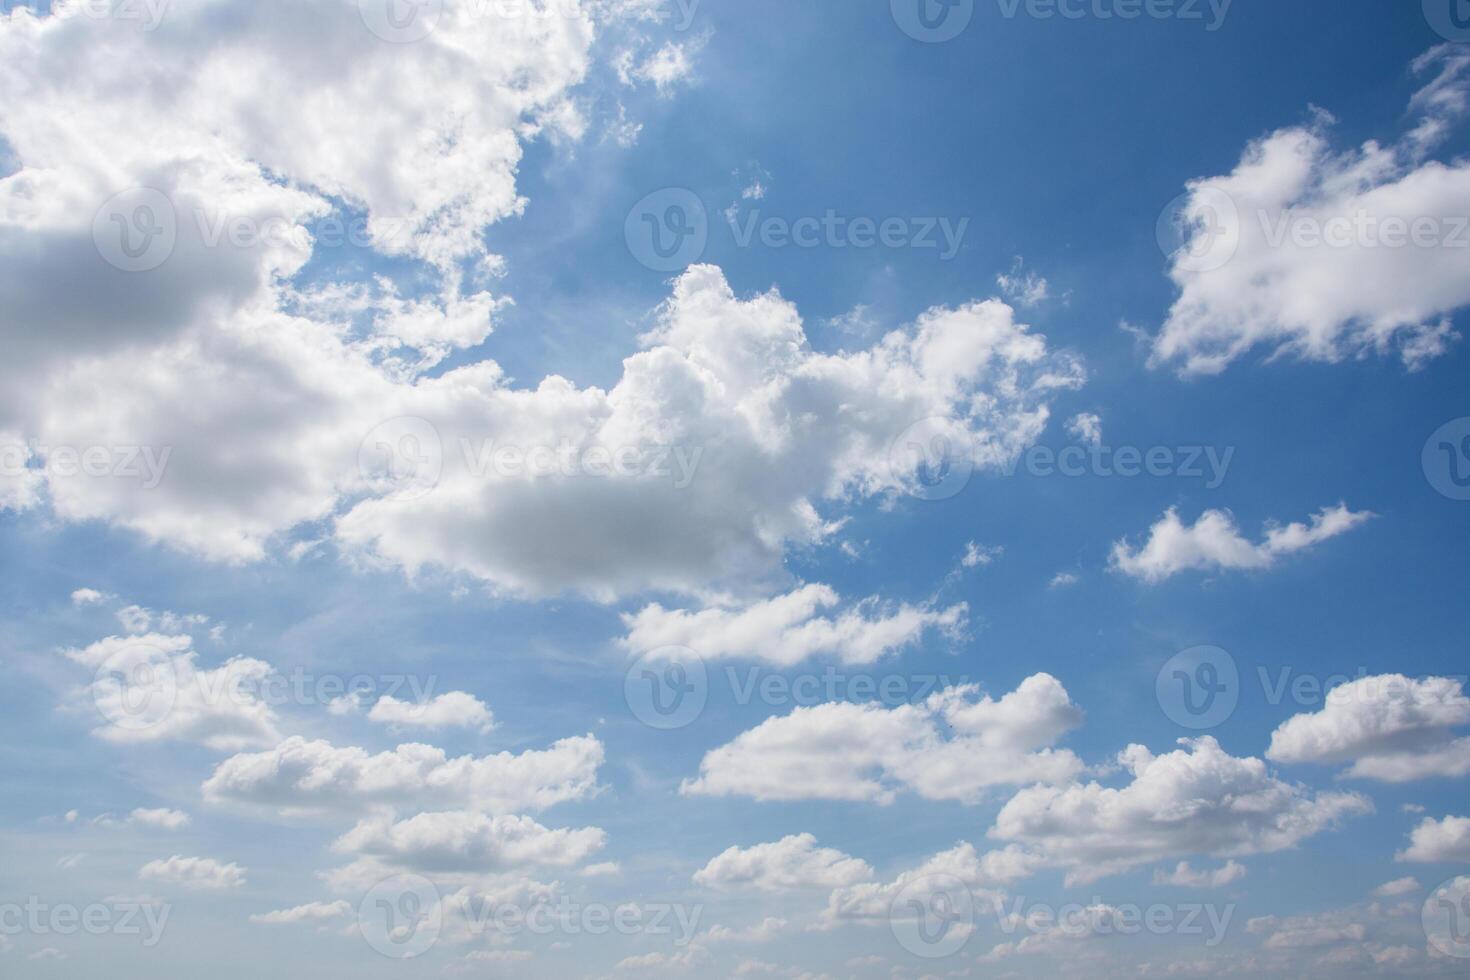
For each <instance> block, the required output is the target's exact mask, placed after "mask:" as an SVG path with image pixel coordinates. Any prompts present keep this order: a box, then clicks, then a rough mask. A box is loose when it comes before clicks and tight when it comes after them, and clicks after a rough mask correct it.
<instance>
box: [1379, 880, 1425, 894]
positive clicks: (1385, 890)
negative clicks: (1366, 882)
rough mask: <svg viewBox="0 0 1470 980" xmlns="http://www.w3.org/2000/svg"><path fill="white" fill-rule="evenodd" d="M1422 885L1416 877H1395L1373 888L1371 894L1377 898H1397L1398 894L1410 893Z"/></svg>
mask: <svg viewBox="0 0 1470 980" xmlns="http://www.w3.org/2000/svg"><path fill="white" fill-rule="evenodd" d="M1423 887H1424V886H1423V885H1421V884H1419V880H1418V879H1417V878H1413V877H1408V878H1395V879H1394V880H1393V881H1385V882H1384V883H1383V884H1381V885H1379V886H1378V887H1377V888H1375V889H1373V894H1374V895H1377V896H1378V897H1379V898H1398V897H1399V896H1400V895H1412V894H1413V893H1414V892H1416V891H1418V890H1419V889H1421V888H1423Z"/></svg>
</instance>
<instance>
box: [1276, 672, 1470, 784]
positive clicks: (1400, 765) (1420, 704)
mask: <svg viewBox="0 0 1470 980" xmlns="http://www.w3.org/2000/svg"><path fill="white" fill-rule="evenodd" d="M1463 725H1470V698H1466V697H1465V694H1464V691H1463V687H1462V682H1460V681H1456V680H1452V679H1451V678H1448V677H1427V678H1424V679H1422V680H1415V679H1412V678H1409V677H1405V676H1403V675H1401V674H1384V675H1381V676H1376V677H1362V678H1359V679H1358V680H1355V681H1351V682H1349V683H1347V684H1342V685H1340V686H1338V687H1335V688H1333V689H1332V690H1331V691H1329V692H1328V693H1327V698H1326V706H1325V707H1324V708H1323V709H1322V710H1321V711H1318V712H1316V713H1314V714H1301V715H1296V716H1295V717H1293V718H1291V719H1289V720H1288V721H1286V722H1285V723H1284V724H1283V725H1281V727H1279V728H1277V729H1276V731H1275V732H1274V733H1272V735H1271V746H1270V748H1269V749H1267V750H1266V757H1267V758H1268V759H1272V760H1274V761H1276V762H1290V763H1303V762H1310V763H1319V764H1326V765H1334V764H1339V763H1348V762H1350V763H1352V765H1350V766H1349V767H1348V769H1347V771H1346V773H1345V774H1346V775H1348V776H1351V777H1355V778H1359V779H1377V780H1381V781H1383V782H1391V783H1404V782H1409V781H1411V780H1416V779H1429V778H1433V777H1440V776H1463V775H1465V774H1466V773H1470V737H1461V738H1456V737H1455V736H1454V734H1453V731H1452V730H1453V729H1454V728H1456V727H1459V726H1463Z"/></svg>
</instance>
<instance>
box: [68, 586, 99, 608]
mask: <svg viewBox="0 0 1470 980" xmlns="http://www.w3.org/2000/svg"><path fill="white" fill-rule="evenodd" d="M107 598H108V596H107V593H105V592H98V591H97V590H96V589H77V590H76V591H75V592H73V593H72V594H71V601H72V605H74V606H92V605H96V604H97V603H99V602H105V601H106V600H107Z"/></svg>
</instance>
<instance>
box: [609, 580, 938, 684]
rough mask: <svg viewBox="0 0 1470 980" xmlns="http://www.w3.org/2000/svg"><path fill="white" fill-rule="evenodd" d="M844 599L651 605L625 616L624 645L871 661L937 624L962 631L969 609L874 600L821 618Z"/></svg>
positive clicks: (809, 591)
mask: <svg viewBox="0 0 1470 980" xmlns="http://www.w3.org/2000/svg"><path fill="white" fill-rule="evenodd" d="M840 602H841V599H840V597H839V596H838V595H837V593H836V591H834V590H833V589H832V588H831V587H830V586H826V585H803V586H801V587H799V588H797V589H796V590H794V591H792V592H789V593H787V594H785V595H778V596H774V597H772V598H769V599H762V600H755V601H752V602H750V603H748V604H746V605H743V606H735V607H730V606H726V605H720V604H711V605H709V606H706V607H705V608H703V609H700V610H698V611H693V612H690V611H686V610H677V609H665V608H664V607H663V606H661V605H659V604H658V603H651V604H650V605H648V606H645V607H644V608H643V609H642V610H640V611H639V612H637V613H634V614H628V615H625V616H624V617H623V623H624V625H625V626H626V627H627V629H628V632H627V635H626V636H624V637H623V638H622V639H621V640H620V641H619V643H620V644H621V645H622V646H623V648H624V649H627V650H630V651H634V652H638V653H643V652H647V651H652V650H656V649H658V648H660V647H666V646H679V647H685V648H688V649H692V650H694V651H695V652H696V653H698V654H699V655H700V657H701V658H703V659H706V660H719V659H725V658H737V657H738V658H745V659H752V660H763V661H766V662H767V663H772V664H778V665H781V666H790V665H791V664H796V663H800V662H801V661H803V660H806V659H807V658H809V657H817V656H827V657H834V658H836V659H838V660H840V661H842V662H843V663H847V664H870V663H873V662H875V661H877V660H880V659H882V658H883V657H885V656H888V655H889V654H892V653H895V652H897V651H900V650H903V649H905V648H907V647H910V646H913V645H914V644H916V643H918V642H919V641H920V640H921V639H922V638H923V636H924V634H925V633H926V632H927V631H929V630H931V629H937V630H940V631H942V632H944V633H945V634H947V635H950V636H955V635H957V634H958V633H959V632H960V631H962V630H963V629H964V625H965V614H966V611H967V607H966V606H965V604H964V603H957V604H955V605H952V606H949V607H947V608H944V609H938V608H933V607H931V606H928V605H910V604H908V603H904V604H901V605H899V606H898V607H897V608H885V607H884V606H883V604H882V603H881V601H880V600H879V599H878V598H877V597H873V598H870V599H867V600H865V601H863V602H860V603H857V604H855V605H854V606H852V607H850V608H848V609H845V610H843V611H842V612H840V613H838V614H837V615H836V616H835V617H832V616H824V615H821V611H822V610H824V609H830V608H832V607H834V606H837V605H839V604H840Z"/></svg>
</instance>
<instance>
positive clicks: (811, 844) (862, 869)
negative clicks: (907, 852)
mask: <svg viewBox="0 0 1470 980" xmlns="http://www.w3.org/2000/svg"><path fill="white" fill-rule="evenodd" d="M872 877H873V869H872V868H871V867H870V866H869V865H868V863H867V862H866V861H863V860H861V859H859V858H855V857H851V856H849V855H847V854H844V853H842V852H841V851H839V850H837V849H835V848H831V847H819V846H818V845H817V839H816V838H815V837H814V836H812V835H811V834H792V835H790V836H788V837H783V838H781V839H780V840H778V841H774V842H772V843H769V844H756V845H755V846H753V847H744V848H742V847H731V848H728V849H727V850H725V851H724V852H723V853H721V854H719V855H718V856H716V857H714V858H712V859H711V860H710V861H709V863H708V864H706V865H705V866H704V867H703V868H701V869H699V870H698V871H696V872H695V873H694V883H695V884H696V885H704V886H705V887H707V888H718V889H736V888H753V889H757V890H759V891H765V892H787V891H794V890H797V889H802V888H837V887H840V886H842V885H850V884H854V883H855V882H860V881H867V880H868V879H870V878H872Z"/></svg>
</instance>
